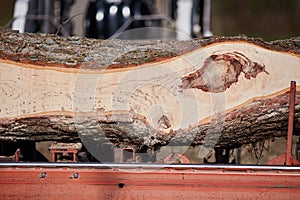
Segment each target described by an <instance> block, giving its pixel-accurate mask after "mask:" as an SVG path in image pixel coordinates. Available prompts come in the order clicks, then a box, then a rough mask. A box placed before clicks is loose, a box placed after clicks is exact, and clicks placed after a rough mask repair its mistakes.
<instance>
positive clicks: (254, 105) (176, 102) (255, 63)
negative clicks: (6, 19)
mask: <svg viewBox="0 0 300 200" xmlns="http://www.w3.org/2000/svg"><path fill="white" fill-rule="evenodd" d="M292 80H293V81H296V82H299V83H300V38H292V39H289V40H282V41H275V42H269V43H267V42H264V41H262V40H261V39H252V38H247V37H245V36H239V37H209V38H199V39H194V40H190V41H180V42H179V41H158V40H148V41H121V40H93V39H85V38H78V37H67V38H63V37H59V36H56V35H48V34H20V33H18V32H14V31H10V30H7V29H3V28H2V29H1V30H0V83H1V85H0V87H1V88H0V95H1V99H0V100H1V105H0V140H6V141H8V140H13V141H19V140H31V141H44V140H56V141H69V142H71V141H72V142H74V141H79V140H85V139H89V140H94V141H100V142H101V141H102V142H110V143H112V144H114V145H117V146H126V145H131V146H135V147H138V148H159V147H161V146H164V145H191V144H192V145H198V144H204V145H206V146H210V147H212V146H215V145H218V146H222V147H230V148H234V147H239V146H240V145H242V144H247V143H252V142H256V141H260V140H265V139H269V138H273V137H281V136H285V135H286V132H287V121H288V120H287V119H288V99H289V98H288V97H289V84H290V81H292ZM298 91H300V87H298ZM296 96H297V97H296V107H295V129H294V130H295V133H294V134H299V129H300V105H299V99H300V93H299V92H297V95H296Z"/></svg>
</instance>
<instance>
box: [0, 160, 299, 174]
mask: <svg viewBox="0 0 300 200" xmlns="http://www.w3.org/2000/svg"><path fill="white" fill-rule="evenodd" d="M3 167H20V168H21V167H35V168H38V167H41V168H48V167H49V168H53V167H56V168H57V167H68V168H118V169H128V168H132V169H134V168H141V169H195V170H210V169H214V170H218V169H219V170H289V171H299V172H300V166H275V165H274V166H271V165H267V166H264V165H259V166H258V165H205V164H204V165H197V164H135V163H25V162H24V163H22V162H18V163H0V168H3Z"/></svg>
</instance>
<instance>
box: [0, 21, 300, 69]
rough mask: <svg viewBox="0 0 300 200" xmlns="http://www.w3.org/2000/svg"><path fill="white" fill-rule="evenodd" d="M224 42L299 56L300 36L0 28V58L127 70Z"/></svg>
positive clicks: (45, 63)
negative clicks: (183, 36) (139, 35)
mask: <svg viewBox="0 0 300 200" xmlns="http://www.w3.org/2000/svg"><path fill="white" fill-rule="evenodd" d="M222 42H247V43H249V44H254V45H258V46H260V47H263V48H266V49H270V50H275V51H280V52H288V53H293V54H298V55H299V54H300V37H296V38H291V39H286V40H277V41H273V42H265V41H263V40H262V39H260V38H248V37H247V36H245V35H241V36H235V37H201V38H197V39H193V40H189V41H160V40H131V41H129V40H96V39H87V38H80V37H60V36H57V35H51V34H44V33H42V34H36V33H18V32H17V31H11V30H10V29H5V28H2V27H0V58H1V59H4V60H12V61H16V62H20V63H26V64H34V65H39V66H46V65H47V66H56V67H66V68H79V67H80V66H81V65H82V64H83V63H89V64H88V65H86V66H85V67H87V68H99V67H108V66H110V67H113V68H116V67H125V66H130V65H140V64H143V63H149V62H156V61H159V60H162V59H167V58H172V57H176V56H179V55H182V54H184V53H187V52H191V51H193V50H195V49H198V48H202V47H205V46H208V45H212V44H217V43H222Z"/></svg>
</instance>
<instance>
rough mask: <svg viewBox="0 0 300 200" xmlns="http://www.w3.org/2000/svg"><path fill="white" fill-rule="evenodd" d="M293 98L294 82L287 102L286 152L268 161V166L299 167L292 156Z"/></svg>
mask: <svg viewBox="0 0 300 200" xmlns="http://www.w3.org/2000/svg"><path fill="white" fill-rule="evenodd" d="M295 98H296V81H291V86H290V101H289V121H288V134H287V142H286V150H285V153H284V154H281V155H280V156H278V157H276V158H274V159H273V160H271V161H269V162H268V163H267V164H268V165H287V166H291V165H300V163H299V162H298V160H296V159H295V158H294V156H293V155H292V144H293V127H294V115H295Z"/></svg>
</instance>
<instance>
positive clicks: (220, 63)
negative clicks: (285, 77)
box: [181, 52, 268, 93]
mask: <svg viewBox="0 0 300 200" xmlns="http://www.w3.org/2000/svg"><path fill="white" fill-rule="evenodd" d="M261 72H265V73H267V74H268V72H267V71H265V66H264V65H263V64H259V63H257V62H253V61H251V60H250V59H249V58H247V57H246V56H245V55H243V54H241V53H239V52H232V53H225V54H213V55H211V56H210V57H208V58H207V59H206V60H205V62H204V65H203V66H202V67H201V68H200V69H198V70H196V71H195V72H193V73H190V74H188V75H186V76H184V77H183V78H182V86H181V87H182V89H188V88H197V89H201V90H203V91H204V92H214V93H219V92H224V91H225V90H226V89H227V88H229V87H230V86H231V85H232V84H233V83H236V82H238V77H239V76H240V74H241V73H244V75H245V77H246V78H247V79H250V78H256V76H257V74H259V73H261Z"/></svg>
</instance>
